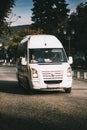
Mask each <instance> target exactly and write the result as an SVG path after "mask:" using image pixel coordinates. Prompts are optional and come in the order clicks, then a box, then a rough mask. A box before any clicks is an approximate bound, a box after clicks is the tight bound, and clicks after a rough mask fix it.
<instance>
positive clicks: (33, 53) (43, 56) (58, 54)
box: [29, 48, 67, 63]
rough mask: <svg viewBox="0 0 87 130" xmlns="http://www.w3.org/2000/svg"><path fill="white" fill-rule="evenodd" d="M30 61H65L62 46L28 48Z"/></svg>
mask: <svg viewBox="0 0 87 130" xmlns="http://www.w3.org/2000/svg"><path fill="white" fill-rule="evenodd" d="M29 60H30V63H60V62H67V57H66V55H65V53H64V50H63V48H50V49H48V48H47V49H29Z"/></svg>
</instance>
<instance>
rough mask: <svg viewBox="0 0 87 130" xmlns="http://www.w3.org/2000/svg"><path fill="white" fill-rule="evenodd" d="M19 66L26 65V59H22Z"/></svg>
mask: <svg viewBox="0 0 87 130" xmlns="http://www.w3.org/2000/svg"><path fill="white" fill-rule="evenodd" d="M21 64H22V65H26V64H27V61H26V58H24V57H22V58H21Z"/></svg>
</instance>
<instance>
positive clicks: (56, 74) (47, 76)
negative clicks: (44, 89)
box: [42, 71, 63, 80]
mask: <svg viewBox="0 0 87 130" xmlns="http://www.w3.org/2000/svg"><path fill="white" fill-rule="evenodd" d="M42 74H43V79H44V80H62V79H63V72H62V71H43V72H42Z"/></svg>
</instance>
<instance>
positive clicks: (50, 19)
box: [32, 0, 69, 34]
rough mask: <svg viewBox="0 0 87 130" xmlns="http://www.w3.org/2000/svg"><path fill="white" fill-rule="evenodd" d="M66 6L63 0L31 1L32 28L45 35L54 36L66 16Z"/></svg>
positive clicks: (67, 10)
mask: <svg viewBox="0 0 87 130" xmlns="http://www.w3.org/2000/svg"><path fill="white" fill-rule="evenodd" d="M67 6H68V4H66V2H65V0H33V8H32V12H33V13H32V21H33V22H34V23H33V26H34V27H36V28H41V29H43V30H44V32H45V33H50V34H56V33H57V30H58V27H59V25H60V24H61V22H63V21H64V20H65V19H66V18H67V16H68V12H69V9H67Z"/></svg>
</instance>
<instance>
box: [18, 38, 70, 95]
mask: <svg viewBox="0 0 87 130" xmlns="http://www.w3.org/2000/svg"><path fill="white" fill-rule="evenodd" d="M17 57H18V58H17V63H16V67H17V79H18V83H19V85H20V86H23V87H25V88H29V89H30V90H58V89H64V90H65V92H66V93H70V92H71V88H72V69H71V66H70V64H71V63H72V58H70V59H71V60H68V58H67V56H66V53H65V50H64V48H63V45H62V43H61V42H60V41H59V40H58V39H57V38H56V37H55V36H53V35H28V36H26V37H25V38H24V39H23V40H22V41H21V42H20V44H19V46H18V51H17Z"/></svg>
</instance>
